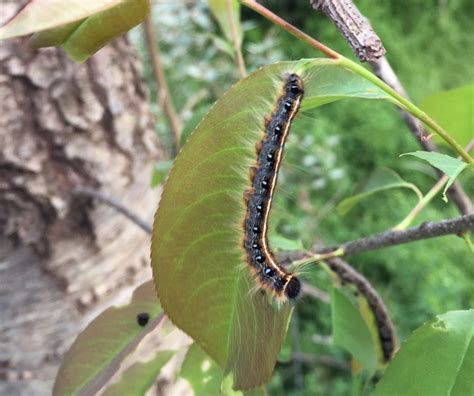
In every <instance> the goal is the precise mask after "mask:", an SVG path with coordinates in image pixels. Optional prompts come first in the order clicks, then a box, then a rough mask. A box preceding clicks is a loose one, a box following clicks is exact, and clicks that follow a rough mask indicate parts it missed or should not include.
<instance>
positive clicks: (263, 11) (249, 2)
mask: <svg viewBox="0 0 474 396" xmlns="http://www.w3.org/2000/svg"><path fill="white" fill-rule="evenodd" d="M239 1H240V3H241V4H243V5H244V6H246V7H248V8H250V9H252V10H254V11H255V12H257V13H259V14H260V15H262V16H263V17H264V18H266V19H268V20H269V21H272V22H273V23H275V24H276V25H278V26H280V27H281V28H283V29H285V30H286V31H287V32H288V33H290V34H292V35H293V36H295V37H297V38H298V39H300V40H302V41H304V42H305V43H307V44H309V45H310V46H311V47H313V48H315V49H317V50H318V51H321V52H323V53H324V54H326V55H327V56H329V57H330V58H333V59H339V58H340V57H341V55H339V54H338V53H337V52H336V51H334V50H332V49H331V48H329V47H326V46H325V45H324V44H322V43H320V42H319V41H318V40H315V39H314V38H312V37H311V36H308V35H307V34H306V33H304V32H302V31H301V30H299V29H297V28H296V27H294V26H293V25H291V24H290V23H288V22H286V21H285V20H284V19H282V18H280V17H279V16H278V15H276V14H274V13H273V12H271V11H270V10H269V9H267V8H265V7H264V6H262V5H261V4H258V3H257V2H256V1H254V0H239Z"/></svg>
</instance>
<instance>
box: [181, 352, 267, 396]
mask: <svg viewBox="0 0 474 396" xmlns="http://www.w3.org/2000/svg"><path fill="white" fill-rule="evenodd" d="M180 377H182V378H184V379H185V380H187V381H188V383H189V385H190V386H191V388H192V389H193V391H194V395H196V396H199V395H206V396H213V395H215V396H222V395H225V396H259V395H262V396H263V394H264V392H263V389H262V388H260V389H256V390H253V391H244V392H240V391H234V390H232V382H231V380H232V379H231V378H230V377H227V378H224V372H223V371H222V369H221V368H220V367H219V366H218V365H217V364H216V363H214V362H213V360H212V359H211V358H210V357H209V356H208V355H206V354H205V353H204V352H203V351H202V349H201V348H199V347H198V346H197V345H196V344H193V345H191V347H190V348H189V350H188V353H187V354H186V358H185V359H184V362H183V365H182V367H181V372H180Z"/></svg>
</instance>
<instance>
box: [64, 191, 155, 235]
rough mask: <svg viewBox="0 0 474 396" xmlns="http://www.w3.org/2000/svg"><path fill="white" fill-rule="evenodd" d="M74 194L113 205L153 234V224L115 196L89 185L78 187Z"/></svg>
mask: <svg viewBox="0 0 474 396" xmlns="http://www.w3.org/2000/svg"><path fill="white" fill-rule="evenodd" d="M73 194H74V195H79V196H83V197H87V198H93V199H96V200H98V201H100V202H103V203H105V204H107V205H109V206H111V207H113V208H114V209H115V210H116V211H117V212H120V213H122V214H123V215H124V216H125V217H127V218H128V219H129V220H131V221H132V222H133V223H135V224H136V225H137V226H139V227H140V228H141V229H142V230H144V231H145V232H147V233H148V234H151V232H152V226H151V225H150V224H148V223H147V222H146V221H144V220H143V219H141V218H140V217H139V216H137V215H136V214H134V213H132V212H131V211H130V210H129V209H128V208H127V207H125V206H124V205H123V204H122V203H120V202H119V201H117V200H116V199H115V198H112V197H109V196H108V195H106V194H104V193H103V192H101V191H98V190H94V189H92V188H88V187H78V188H76V189H75V190H74V191H73Z"/></svg>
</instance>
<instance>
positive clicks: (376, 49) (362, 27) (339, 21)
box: [310, 0, 385, 62]
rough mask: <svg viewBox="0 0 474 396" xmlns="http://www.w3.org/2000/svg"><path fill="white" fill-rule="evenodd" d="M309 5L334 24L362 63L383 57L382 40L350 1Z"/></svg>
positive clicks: (317, 1)
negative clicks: (322, 13)
mask: <svg viewBox="0 0 474 396" xmlns="http://www.w3.org/2000/svg"><path fill="white" fill-rule="evenodd" d="M310 3H311V5H312V6H313V8H314V9H315V10H316V11H318V10H321V11H322V12H324V14H326V15H327V16H328V17H329V19H331V20H332V21H333V22H334V23H335V24H336V27H337V28H338V30H339V31H340V32H341V33H342V34H343V36H344V37H345V38H346V40H347V42H348V43H349V45H350V46H351V48H352V50H353V51H354V53H355V54H356V56H357V57H358V58H359V59H360V60H361V61H362V62H366V61H375V60H377V59H379V58H380V57H382V56H383V55H385V48H384V46H383V44H382V40H380V38H379V36H377V34H376V33H375V32H374V30H373V29H372V27H371V26H370V23H369V22H368V21H367V20H366V19H365V18H364V17H363V16H362V15H361V13H360V12H359V10H358V9H357V7H356V6H355V5H354V4H352V1H351V0H310Z"/></svg>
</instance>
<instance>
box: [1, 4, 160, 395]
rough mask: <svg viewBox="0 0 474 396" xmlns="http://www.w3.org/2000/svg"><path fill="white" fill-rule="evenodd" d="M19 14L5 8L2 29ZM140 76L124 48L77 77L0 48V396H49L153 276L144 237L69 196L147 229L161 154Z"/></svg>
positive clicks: (19, 44) (58, 61)
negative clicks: (136, 287)
mask: <svg viewBox="0 0 474 396" xmlns="http://www.w3.org/2000/svg"><path fill="white" fill-rule="evenodd" d="M17 7H18V3H17V2H16V1H3V3H2V15H1V17H0V23H1V22H2V21H1V19H3V18H6V17H8V16H9V15H11V13H12V12H13V11H12V10H14V9H15V8H17ZM139 66H140V64H139V61H138V59H137V57H136V55H135V53H134V51H133V49H132V48H131V46H130V44H129V43H128V42H127V40H126V39H125V38H121V39H118V40H116V41H115V42H114V43H112V44H111V45H109V46H107V47H106V48H104V49H102V50H101V51H99V53H97V54H96V55H95V56H93V57H92V58H91V59H90V60H89V61H88V62H86V63H85V64H83V65H78V64H74V63H73V62H71V61H69V60H68V59H67V57H66V55H65V54H64V53H63V52H62V50H60V49H56V48H49V49H42V50H39V51H35V52H33V51H30V50H29V49H28V48H27V46H26V45H25V43H24V41H23V40H8V41H2V42H0V279H1V280H0V394H8V395H16V394H18V395H23V394H24V395H39V394H49V393H50V392H51V387H52V382H53V380H54V377H55V373H56V370H57V368H58V365H59V363H60V360H61V356H62V354H63V353H64V352H65V350H67V348H68V347H69V345H70V343H71V342H72V341H73V340H74V338H75V336H76V335H77V334H78V332H80V330H81V329H82V328H83V327H84V325H85V324H86V322H87V321H88V320H89V319H91V318H92V316H93V315H95V313H96V312H97V311H98V310H100V308H98V307H101V306H102V305H103V304H106V301H107V300H109V299H110V298H112V297H113V296H114V295H116V294H117V292H118V291H120V290H123V288H124V287H126V286H128V285H131V284H135V283H139V282H140V281H141V280H142V279H146V278H147V277H149V276H150V270H149V240H148V236H147V234H146V233H144V232H143V231H142V230H141V229H139V228H138V227H136V226H135V225H134V224H132V223H130V222H129V220H127V219H126V218H125V217H123V216H122V215H120V214H118V213H117V212H115V211H114V210H113V209H112V208H109V207H106V206H104V205H101V204H100V203H96V202H93V201H91V200H90V199H87V198H84V197H83V196H76V195H75V194H74V193H73V192H74V190H75V189H76V188H78V187H87V188H95V189H98V190H100V191H101V192H102V193H105V194H108V195H110V196H113V197H116V198H119V200H120V201H121V202H122V203H124V204H125V205H126V206H128V207H129V208H130V209H132V210H133V209H134V210H136V211H137V212H139V213H140V215H141V217H143V218H145V219H150V220H151V218H152V216H153V212H154V210H155V208H156V205H157V201H158V195H159V194H158V192H156V191H152V190H151V189H150V186H149V181H150V176H151V171H152V167H153V164H154V162H155V161H156V160H158V159H160V158H161V157H162V151H161V149H160V147H159V146H158V144H157V139H156V136H155V131H154V125H153V120H152V116H151V113H150V109H149V106H148V101H147V99H148V98H147V92H146V89H145V86H144V83H143V81H142V80H141V70H140V67H139Z"/></svg>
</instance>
